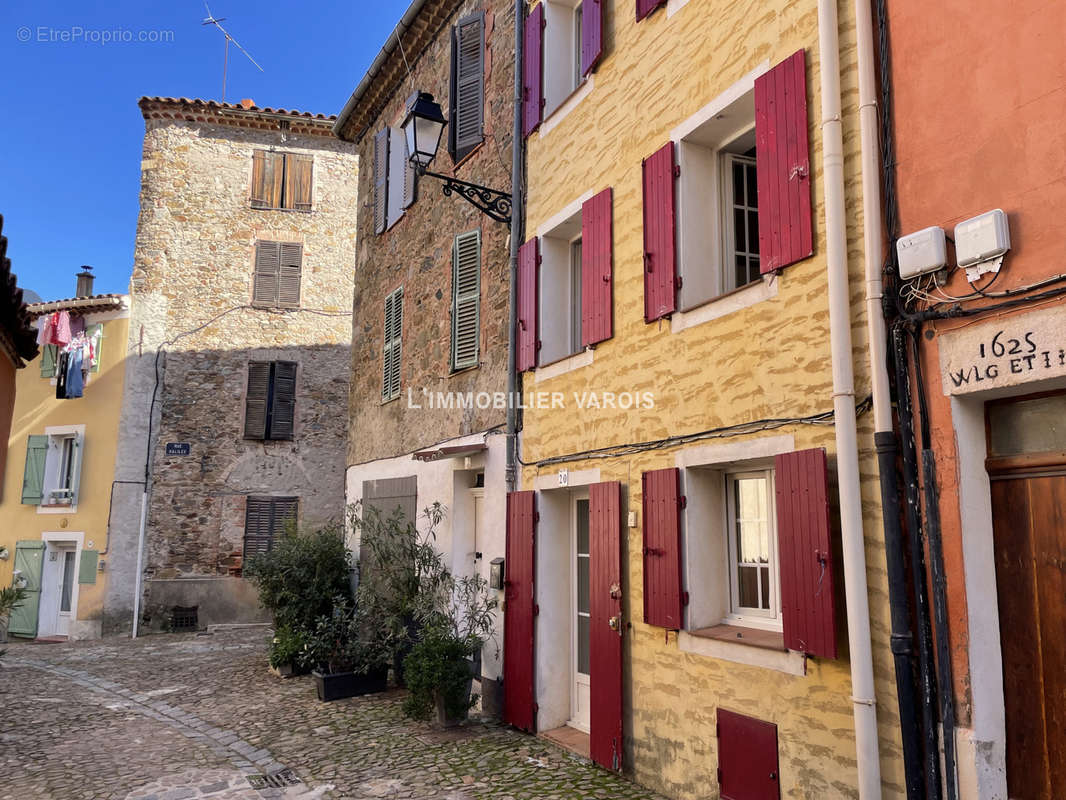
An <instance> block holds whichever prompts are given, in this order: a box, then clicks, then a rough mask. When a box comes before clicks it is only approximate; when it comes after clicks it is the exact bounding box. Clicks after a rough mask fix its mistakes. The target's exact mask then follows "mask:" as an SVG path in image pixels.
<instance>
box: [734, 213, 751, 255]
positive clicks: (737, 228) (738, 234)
mask: <svg viewBox="0 0 1066 800" xmlns="http://www.w3.org/2000/svg"><path fill="white" fill-rule="evenodd" d="M747 241H748V234H747V231H746V230H745V228H744V209H743V208H734V209H733V242H734V246H735V247H736V252H738V253H744V252H746V250H745V242H747Z"/></svg>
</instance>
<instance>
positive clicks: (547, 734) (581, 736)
mask: <svg viewBox="0 0 1066 800" xmlns="http://www.w3.org/2000/svg"><path fill="white" fill-rule="evenodd" d="M538 735H539V736H540V737H541V738H542V739H547V740H548V741H549V742H554V743H555V744H557V745H559V746H560V747H561V748H563V749H564V750H569V751H570V752H571V753H574V754H576V755H579V756H581V757H582V758H590V756H589V735H588V734H587V733H583V732H582V731H579V730H578V729H577V728H571V727H570V726H569V725H563V726H562V727H561V728H555V729H554V730H550V731H544V732H543V733H541V734H538Z"/></svg>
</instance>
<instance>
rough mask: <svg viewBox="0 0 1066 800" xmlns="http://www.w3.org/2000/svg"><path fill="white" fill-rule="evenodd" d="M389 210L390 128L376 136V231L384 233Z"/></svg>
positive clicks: (383, 129)
mask: <svg viewBox="0 0 1066 800" xmlns="http://www.w3.org/2000/svg"><path fill="white" fill-rule="evenodd" d="M388 211H389V129H388V128H382V129H381V130H380V131H378V132H377V135H375V136H374V233H383V232H384V231H385V223H386V222H387V221H388Z"/></svg>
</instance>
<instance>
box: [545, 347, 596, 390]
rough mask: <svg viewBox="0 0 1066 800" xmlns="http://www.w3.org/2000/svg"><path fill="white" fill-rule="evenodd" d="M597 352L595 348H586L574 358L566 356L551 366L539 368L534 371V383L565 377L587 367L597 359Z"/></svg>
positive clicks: (546, 365) (575, 354)
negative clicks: (568, 373)
mask: <svg viewBox="0 0 1066 800" xmlns="http://www.w3.org/2000/svg"><path fill="white" fill-rule="evenodd" d="M595 352H596V351H595V350H594V349H593V348H591V347H586V348H585V349H584V350H580V351H578V352H577V353H574V355H572V356H564V357H563V358H560V359H557V360H555V361H552V362H551V363H550V364H545V365H544V366H540V367H537V368H536V369H535V370H534V371H533V382H534V383H540V382H541V381H546V380H548V379H550V378H556V377H558V376H560V375H565V374H566V373H567V372H573V371H574V370H575V369H581V368H582V367H587V366H588V365H589V364H591V363H592V361H593V359H594V358H595V356H594V354H595Z"/></svg>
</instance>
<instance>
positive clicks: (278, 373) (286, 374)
mask: <svg viewBox="0 0 1066 800" xmlns="http://www.w3.org/2000/svg"><path fill="white" fill-rule="evenodd" d="M295 419H296V362H295V361H250V362H248V394H247V397H246V398H245V405H244V438H245V439H258V440H263V441H266V440H275V439H278V440H286V439H292V438H293V433H294V428H295Z"/></svg>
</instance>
